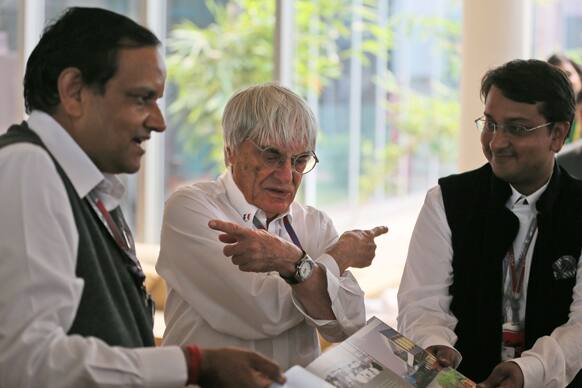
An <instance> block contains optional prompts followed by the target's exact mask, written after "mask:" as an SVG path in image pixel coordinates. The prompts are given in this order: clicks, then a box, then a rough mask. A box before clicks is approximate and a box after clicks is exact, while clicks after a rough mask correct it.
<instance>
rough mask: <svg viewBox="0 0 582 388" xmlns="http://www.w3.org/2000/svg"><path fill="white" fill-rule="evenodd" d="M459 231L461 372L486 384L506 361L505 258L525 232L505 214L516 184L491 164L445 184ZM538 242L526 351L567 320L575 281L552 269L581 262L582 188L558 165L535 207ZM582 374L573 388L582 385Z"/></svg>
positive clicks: (454, 305) (455, 306)
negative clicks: (567, 261)
mask: <svg viewBox="0 0 582 388" xmlns="http://www.w3.org/2000/svg"><path fill="white" fill-rule="evenodd" d="M439 185H440V187H441V191H442V193H443V201H444V206H445V212H446V216H447V222H448V224H449V226H450V228H451V232H452V237H451V240H452V247H453V252H454V253H453V262H452V267H453V279H454V280H453V284H452V285H451V287H450V290H449V291H450V293H451V296H452V302H451V311H452V313H453V314H454V315H455V317H456V318H457V319H458V324H457V326H456V328H455V333H456V334H457V336H458V341H457V343H456V344H455V347H456V348H457V349H458V350H459V352H461V354H462V356H463V361H462V362H461V364H460V365H459V371H461V372H462V373H463V374H465V375H466V376H468V377H470V378H471V379H474V380H476V381H482V380H485V379H486V378H487V377H488V375H489V373H491V371H492V370H493V368H494V367H495V366H496V365H497V364H498V363H499V362H500V361H501V342H502V330H501V326H502V319H503V318H502V271H503V264H502V262H503V258H504V256H505V254H506V253H507V251H508V249H509V247H510V245H511V244H512V242H513V240H514V239H515V236H516V235H517V231H518V228H519V221H518V219H517V217H516V216H515V215H514V214H513V213H512V212H511V211H510V210H509V209H507V208H506V207H505V203H506V201H507V200H508V198H509V197H510V196H511V188H510V187H509V184H507V183H505V182H503V181H502V180H500V179H499V178H497V177H496V176H495V175H494V174H493V172H492V170H491V166H490V165H489V164H486V165H485V166H483V167H481V168H479V169H477V170H474V171H470V172H467V173H463V174H459V175H452V176H449V177H446V178H442V179H440V180H439ZM536 207H537V210H538V216H537V223H538V237H537V241H536V243H535V247H534V252H533V257H532V264H531V272H530V276H529V284H528V289H527V305H526V313H525V342H526V343H525V348H526V349H530V348H531V347H532V346H533V344H534V342H535V341H536V340H537V339H538V338H540V337H542V336H546V335H549V334H551V332H552V331H553V329H555V328H556V327H558V326H560V325H562V324H564V323H566V322H567V321H568V313H569V309H570V305H571V303H572V300H573V299H572V291H573V288H574V286H575V283H576V277H575V276H574V277H573V278H569V279H561V280H556V279H555V278H554V274H553V270H552V264H553V263H554V261H555V260H557V259H558V258H560V257H562V256H566V255H569V256H573V257H574V258H575V260H576V263H577V262H578V258H579V257H580V253H581V248H582V182H580V181H577V180H575V179H573V178H572V177H570V175H568V174H567V173H566V172H565V171H563V170H562V169H561V168H558V167H557V165H556V167H554V172H553V175H552V178H551V180H550V182H549V184H548V187H547V189H546V191H545V192H544V193H543V194H542V196H541V197H540V199H539V200H538V202H537V203H536ZM581 383H582V373H578V375H577V376H576V378H575V379H574V381H573V382H572V384H571V385H570V386H576V387H579V386H581V385H580V384H581Z"/></svg>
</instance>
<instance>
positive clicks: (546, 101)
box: [481, 59, 576, 124]
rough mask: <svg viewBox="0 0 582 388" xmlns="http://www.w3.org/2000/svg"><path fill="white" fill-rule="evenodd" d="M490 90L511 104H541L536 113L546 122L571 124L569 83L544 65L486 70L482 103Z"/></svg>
mask: <svg viewBox="0 0 582 388" xmlns="http://www.w3.org/2000/svg"><path fill="white" fill-rule="evenodd" d="M492 86H495V87H496V88H498V89H499V90H500V91H501V93H503V95H504V96H505V97H507V98H509V99H511V100H514V101H517V102H523V103H527V104H535V103H538V102H539V103H541V105H540V108H539V112H540V113H541V114H542V115H543V116H544V117H545V118H546V119H547V120H548V121H550V122H557V121H567V122H569V123H570V124H571V123H572V120H573V118H574V111H575V109H576V104H575V103H574V92H573V91H572V86H571V85H570V81H569V80H568V77H567V76H566V74H565V73H564V72H563V71H562V70H560V69H558V68H557V67H555V66H553V65H551V64H549V63H547V62H545V61H540V60H536V59H529V60H521V59H518V60H514V61H511V62H507V63H506V64H504V65H502V66H499V67H497V68H495V69H492V70H489V71H488V72H487V73H486V74H485V76H483V79H482V80H481V97H482V98H483V100H485V99H486V98H487V94H488V93H489V90H490V89H491V87H492Z"/></svg>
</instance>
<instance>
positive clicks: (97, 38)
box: [24, 7, 160, 113]
mask: <svg viewBox="0 0 582 388" xmlns="http://www.w3.org/2000/svg"><path fill="white" fill-rule="evenodd" d="M159 44H160V41H159V39H158V38H157V37H156V36H155V35H154V34H153V33H152V32H151V31H149V30H148V29H147V28H145V27H142V26H140V25H139V24H137V23H136V22H134V21H133V20H131V19H129V18H127V17H126V16H123V15H119V14H116V13H114V12H111V11H107V10H104V9H100V8H81V7H72V8H69V9H67V10H66V11H65V13H64V14H63V15H62V16H61V17H60V18H59V19H58V20H57V21H56V22H54V23H53V24H51V25H49V26H47V27H46V29H45V30H44V33H43V35H42V37H41V38H40V41H39V42H38V44H37V45H36V47H35V48H34V50H33V51H32V53H31V54H30V57H29V58H28V61H27V63H26V74H25V75H24V102H25V106H26V111H27V112H28V113H30V111H32V110H33V109H38V110H42V111H45V112H47V113H53V112H54V109H55V108H56V106H58V105H59V103H60V99H59V93H58V90H57V81H58V78H59V75H60V74H61V72H62V71H63V70H64V69H66V68H68V67H75V68H77V69H79V70H80V72H81V76H82V78H83V82H84V83H85V84H86V85H88V86H90V87H93V88H95V90H96V91H98V92H99V93H104V92H105V84H106V83H107V81H109V79H111V78H112V77H113V76H114V75H115V72H116V71H117V57H118V55H117V54H118V51H119V50H120V49H122V48H139V47H148V46H157V45H159Z"/></svg>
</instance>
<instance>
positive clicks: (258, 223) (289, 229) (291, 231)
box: [253, 215, 303, 250]
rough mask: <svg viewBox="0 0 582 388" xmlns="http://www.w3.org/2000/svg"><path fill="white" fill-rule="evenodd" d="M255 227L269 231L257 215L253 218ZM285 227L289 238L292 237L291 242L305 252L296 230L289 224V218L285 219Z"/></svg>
mask: <svg viewBox="0 0 582 388" xmlns="http://www.w3.org/2000/svg"><path fill="white" fill-rule="evenodd" d="M253 225H255V227H256V228H257V229H263V230H267V228H265V227H264V226H263V224H261V221H259V219H258V218H257V216H256V215H255V216H254V217H253ZM283 225H284V226H285V230H287V233H288V234H289V237H291V241H293V244H295V246H296V247H298V248H299V249H301V250H303V247H302V246H301V242H300V241H299V238H298V237H297V233H295V230H294V229H293V227H292V226H291V222H289V217H288V216H285V217H283Z"/></svg>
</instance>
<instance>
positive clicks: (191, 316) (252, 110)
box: [157, 83, 388, 368]
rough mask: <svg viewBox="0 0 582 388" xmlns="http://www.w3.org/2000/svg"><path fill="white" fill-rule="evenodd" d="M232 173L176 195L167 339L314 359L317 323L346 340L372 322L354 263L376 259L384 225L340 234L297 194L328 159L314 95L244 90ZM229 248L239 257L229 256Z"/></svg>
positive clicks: (165, 233)
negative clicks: (323, 155) (318, 151)
mask: <svg viewBox="0 0 582 388" xmlns="http://www.w3.org/2000/svg"><path fill="white" fill-rule="evenodd" d="M222 126H223V130H224V139H225V147H224V154H225V160H226V165H227V170H226V171H225V172H224V174H223V175H222V176H220V177H219V178H218V179H217V180H216V181H212V182H199V183H195V184H193V185H191V186H187V187H183V188H181V189H179V190H178V191H176V192H175V193H174V194H173V195H172V196H171V197H170V198H169V199H168V201H167V203H166V209H165V214H164V222H163V227H162V240H161V250H160V257H159V261H158V264H157V270H158V272H159V273H160V274H161V275H162V277H163V278H164V279H165V280H166V282H167V285H168V291H169V293H168V300H167V304H166V312H165V314H166V315H165V318H166V325H167V328H166V332H165V335H164V343H165V344H182V343H190V342H192V341H195V342H196V343H198V344H200V345H202V346H238V347H243V348H248V349H253V350H255V351H258V352H259V353H262V354H263V355H265V356H267V357H270V358H272V359H274V360H276V361H277V362H278V363H280V365H281V366H282V367H283V368H287V367H289V366H291V365H295V364H299V365H306V364H308V363H309V362H311V361H312V360H313V359H315V358H316V357H317V356H318V355H319V352H320V347H319V340H318V336H317V332H318V331H319V333H320V334H321V335H322V336H323V337H324V338H326V339H327V340H329V341H332V342H335V341H341V340H343V339H345V338H346V337H347V336H349V335H350V334H352V333H354V332H355V331H356V330H357V329H359V328H360V327H362V326H363V325H364V323H365V311H364V299H363V292H362V290H361V289H360V287H359V285H358V283H357V281H356V279H355V278H354V277H353V275H352V274H351V273H350V272H349V271H348V270H347V269H348V268H349V267H366V266H369V265H370V264H371V262H372V259H373V258H374V255H375V249H376V245H375V243H374V238H375V237H377V236H379V235H381V234H384V233H386V232H387V231H388V229H387V228H386V227H384V226H380V227H376V228H373V229H371V230H354V231H349V232H345V233H344V234H342V235H341V237H338V233H337V231H336V229H335V227H334V226H333V223H332V221H331V220H330V219H329V217H328V216H327V215H326V214H324V213H323V212H322V211H320V210H317V209H315V208H313V207H310V206H302V205H301V204H299V203H297V202H296V201H295V195H296V193H297V190H298V188H299V185H300V184H301V180H302V178H303V175H304V174H307V173H308V172H310V171H311V170H313V168H315V166H316V164H317V163H318V159H317V156H316V155H315V143H316V131H317V124H316V121H315V118H314V116H313V113H312V112H311V110H310V109H309V107H308V106H307V105H306V103H305V102H304V101H303V100H302V99H301V98H300V97H299V96H297V95H296V94H295V93H293V92H292V91H290V90H289V89H287V88H284V87H282V86H279V85H276V84H272V83H268V84H263V85H258V86H253V87H249V88H247V89H244V90H241V91H239V92H238V93H236V94H235V95H234V96H233V97H232V98H231V99H230V101H229V102H228V103H227V105H226V107H225V110H224V114H223V120H222ZM227 257H230V260H229V259H228V258H227Z"/></svg>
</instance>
